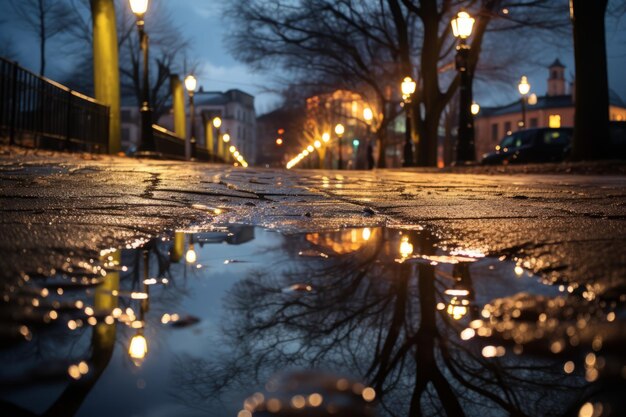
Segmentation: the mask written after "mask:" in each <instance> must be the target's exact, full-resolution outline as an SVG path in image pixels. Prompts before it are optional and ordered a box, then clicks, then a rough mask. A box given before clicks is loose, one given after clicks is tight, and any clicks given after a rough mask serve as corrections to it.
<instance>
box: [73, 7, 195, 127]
mask: <svg viewBox="0 0 626 417" xmlns="http://www.w3.org/2000/svg"><path fill="white" fill-rule="evenodd" d="M115 7H116V11H117V35H118V48H119V54H120V58H119V59H120V76H121V84H122V85H121V92H122V96H123V97H133V98H136V99H137V102H138V103H140V102H141V86H142V84H141V82H142V80H141V51H140V46H139V40H138V37H137V29H136V27H135V16H134V15H133V14H132V12H131V11H130V10H129V7H128V4H127V1H124V0H116V4H115ZM71 9H72V11H71V13H72V20H73V21H74V22H75V24H74V25H73V26H72V28H71V29H69V30H68V33H67V36H66V38H67V40H68V42H70V45H71V46H72V49H73V50H74V51H75V53H74V55H75V56H76V59H77V60H78V62H79V63H80V65H77V67H76V70H75V72H73V73H72V74H69V75H68V77H67V83H68V85H70V86H72V87H73V88H76V89H78V90H81V91H84V92H87V93H89V92H90V91H92V90H93V83H92V81H93V80H91V78H90V77H85V76H84V75H85V74H91V73H92V72H93V71H90V70H89V69H90V68H93V67H92V66H93V58H92V53H91V49H90V48H86V46H88V45H89V46H90V45H91V43H92V38H91V36H92V30H91V18H90V15H89V10H90V9H89V1H88V0H72V1H71ZM145 19H146V31H147V33H148V35H149V36H150V56H151V60H150V99H151V104H152V106H153V110H154V111H153V117H154V119H155V121H156V120H158V118H159V117H160V116H161V115H162V114H163V113H164V112H166V109H165V104H166V102H167V101H168V100H169V98H170V89H169V76H170V74H182V73H185V72H192V71H194V70H195V69H196V68H197V67H198V64H197V62H196V61H190V60H188V59H187V58H186V51H187V50H188V49H189V41H188V40H187V38H186V37H185V36H184V35H183V34H182V33H181V30H180V29H179V28H178V27H177V26H176V25H175V24H174V22H173V20H172V18H171V16H170V15H169V14H168V11H167V9H166V8H165V4H164V3H163V2H161V1H154V2H152V3H151V7H150V9H149V10H148V13H147V14H146V18H145Z"/></svg>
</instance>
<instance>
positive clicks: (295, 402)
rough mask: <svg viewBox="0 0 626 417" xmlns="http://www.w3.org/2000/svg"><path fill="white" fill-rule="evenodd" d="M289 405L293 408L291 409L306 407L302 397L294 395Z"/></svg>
mask: <svg viewBox="0 0 626 417" xmlns="http://www.w3.org/2000/svg"><path fill="white" fill-rule="evenodd" d="M291 405H292V406H293V408H298V409H300V408H304V406H305V405H306V400H305V399H304V397H303V396H302V395H294V396H293V397H291Z"/></svg>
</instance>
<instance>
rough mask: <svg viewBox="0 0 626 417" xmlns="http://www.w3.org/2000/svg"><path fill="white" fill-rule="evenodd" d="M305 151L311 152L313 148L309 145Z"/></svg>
mask: <svg viewBox="0 0 626 417" xmlns="http://www.w3.org/2000/svg"><path fill="white" fill-rule="evenodd" d="M306 150H307V151H309V153H311V152H313V146H311V145H309V146H307V147H306Z"/></svg>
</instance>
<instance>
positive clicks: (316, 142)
mask: <svg viewBox="0 0 626 417" xmlns="http://www.w3.org/2000/svg"><path fill="white" fill-rule="evenodd" d="M313 146H315V147H316V148H320V147H321V146H322V142H320V141H319V140H316V141H315V142H313Z"/></svg>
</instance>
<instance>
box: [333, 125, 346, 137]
mask: <svg viewBox="0 0 626 417" xmlns="http://www.w3.org/2000/svg"><path fill="white" fill-rule="evenodd" d="M345 131H346V128H345V127H344V126H343V125H342V124H341V123H338V124H337V125H336V126H335V133H336V134H337V136H341V135H343V134H344V132H345Z"/></svg>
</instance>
